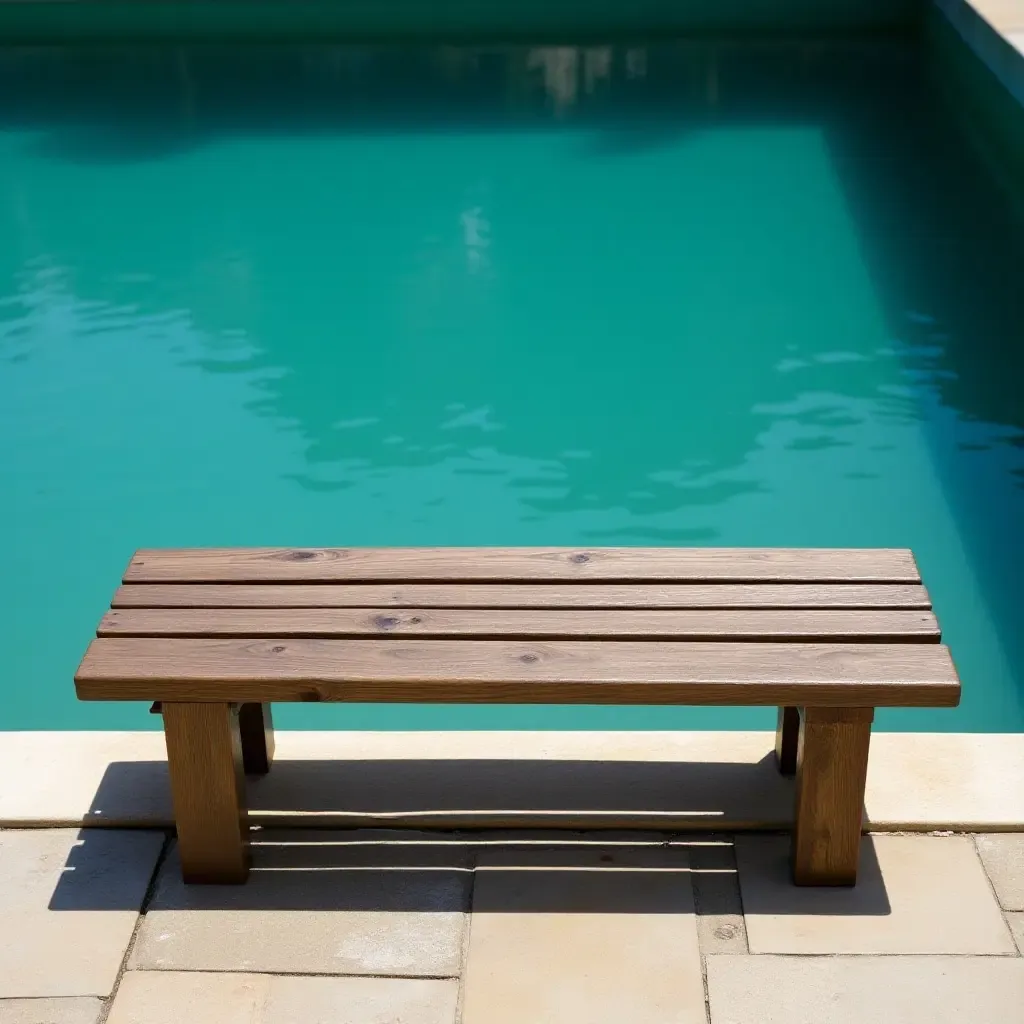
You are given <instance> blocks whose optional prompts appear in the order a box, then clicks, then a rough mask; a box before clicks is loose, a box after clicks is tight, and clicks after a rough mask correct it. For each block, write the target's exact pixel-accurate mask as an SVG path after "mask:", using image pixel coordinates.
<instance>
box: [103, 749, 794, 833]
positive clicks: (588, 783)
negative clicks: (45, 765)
mask: <svg viewBox="0 0 1024 1024" xmlns="http://www.w3.org/2000/svg"><path fill="white" fill-rule="evenodd" d="M247 789H248V805H249V817H250V823H251V824H253V825H274V826H277V825H287V824H291V825H299V826H301V827H309V826H314V827H327V826H334V827H343V828H352V827H385V828H386V827H392V826H394V827H403V828H410V827H411V828H422V827H432V828H452V829H460V828H467V827H469V828H475V827H492V828H493V827H503V828H504V827H508V828H523V827H533V828H536V827H559V828H601V827H608V825H609V824H610V825H612V826H614V827H617V828H655V829H658V830H659V831H666V830H670V831H677V832H680V831H686V830H689V829H715V830H718V831H723V830H726V829H737V828H740V829H747V828H757V829H786V828H788V827H789V826H790V824H791V822H792V816H793V799H794V796H793V782H792V780H791V779H787V778H784V777H783V776H781V775H779V773H778V771H777V770H776V768H775V760H774V754H772V753H770V752H769V753H766V754H765V756H764V757H763V758H762V759H761V760H760V761H758V762H757V763H750V762H724V761H713V762H706V761H700V762H698V761H692V762H691V761H683V762H655V761H598V760H547V759H545V760H530V759H519V758H514V759H513V758H508V759H498V758H489V759H488V758H479V759H469V758H460V759H451V760H442V759H437V758H421V759H419V758H410V759H360V760H356V759H344V758H328V759H309V760H276V761H275V762H274V764H273V767H272V769H271V771H270V774H269V775H267V776H265V777H263V778H255V779H254V778H250V779H249V780H248V784H247ZM300 816H301V817H300ZM85 821H86V823H87V824H96V825H126V824H131V825H140V824H150V823H156V824H158V825H164V824H166V825H170V824H172V822H173V814H172V810H171V797H170V786H169V782H168V777H167V765H166V762H164V761H162V760H161V761H124V762H121V761H118V762H113V763H111V764H110V765H108V766H107V769H106V771H105V772H104V775H103V777H102V779H101V780H100V783H99V786H98V788H97V790H96V794H95V796H94V797H93V800H92V802H91V805H90V808H89V810H88V812H87V816H86V819H85Z"/></svg>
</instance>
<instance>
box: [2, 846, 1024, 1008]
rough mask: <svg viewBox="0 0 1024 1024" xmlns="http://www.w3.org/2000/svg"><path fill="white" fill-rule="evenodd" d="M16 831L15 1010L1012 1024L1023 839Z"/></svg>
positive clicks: (1018, 981)
mask: <svg viewBox="0 0 1024 1024" xmlns="http://www.w3.org/2000/svg"><path fill="white" fill-rule="evenodd" d="M254 839H255V842H254V870H253V872H252V875H251V878H250V881H249V883H248V884H247V885H244V886H240V887H186V886H183V885H182V884H181V882H180V880H179V877H178V869H177V863H176V859H175V854H174V842H173V839H172V838H171V837H170V836H169V835H168V834H165V833H163V832H161V831H156V830H129V829H117V830H115V829H84V830H80V829H20V830H4V831H0V922H2V925H3V942H2V943H0V1024H102V1022H109V1024H243V1022H244V1024H300V1022H301V1024H399V1022H401V1024H456V1022H461V1024H573V1022H580V1024H622V1022H623V1021H629V1022H631V1024H700V1022H707V1021H710V1022H711V1024H770V1022H775V1021H782V1020H785V1021H786V1022H787V1024H854V1022H862V1021H874V1020H881V1019H884V1020H885V1021H886V1022H891V1024H919V1022H920V1024H923V1022H928V1024H945V1022H953V1021H970V1022H971V1024H996V1022H998V1024H1004V1022H1006V1021H1008V1020H1015V1019H1024V1018H1021V1017H1020V1016H1019V1015H1020V1014H1024V956H1022V955H1021V954H1022V952H1024V834H997V835H974V836H971V835H874V836H868V837H865V839H864V847H863V851H862V872H861V881H860V883H859V884H858V885H857V887H856V888H854V889H850V890H835V889H817V890H812V889H796V888H794V887H793V886H791V885H790V884H789V882H788V879H787V875H786V850H787V839H786V837H784V836H778V835H758V834H743V835H739V836H735V837H733V836H726V835H721V836H717V835H687V836H677V835H663V834H658V833H636V832H633V833H614V832H601V833H596V832H591V833H550V832H549V833H530V832H502V833H499V832H491V833H473V834H470V833H462V834H453V833H443V832H436V833H428V832H406V831H331V830H317V831H285V830H274V829H268V830H263V831H258V832H256V833H254Z"/></svg>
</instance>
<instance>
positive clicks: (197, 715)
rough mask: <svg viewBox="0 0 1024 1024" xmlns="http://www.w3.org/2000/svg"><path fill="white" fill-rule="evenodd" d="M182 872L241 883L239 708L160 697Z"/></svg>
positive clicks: (189, 878) (245, 867) (244, 858)
mask: <svg viewBox="0 0 1024 1024" xmlns="http://www.w3.org/2000/svg"><path fill="white" fill-rule="evenodd" d="M163 716H164V736H165V737H166V740H167V764H168V767H169V768H170V773H171V795H172V797H173V798H174V821H175V825H176V826H177V830H178V853H179V855H180V857H181V873H182V876H183V877H184V879H185V881H186V882H208V883H217V882H244V881H245V879H246V877H247V876H248V874H249V826H248V822H247V821H246V814H245V810H246V806H245V775H244V774H243V771H242V742H241V736H240V734H239V728H238V709H237V706H235V705H232V704H177V703H171V702H168V701H164V704H163Z"/></svg>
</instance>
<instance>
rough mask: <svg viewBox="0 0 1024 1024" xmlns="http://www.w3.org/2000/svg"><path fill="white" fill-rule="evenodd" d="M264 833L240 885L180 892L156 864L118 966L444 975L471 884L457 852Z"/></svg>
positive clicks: (452, 961)
mask: <svg viewBox="0 0 1024 1024" xmlns="http://www.w3.org/2000/svg"><path fill="white" fill-rule="evenodd" d="M413 836H415V833H409V834H408V835H407V837H406V840H404V841H390V840H386V839H378V840H373V839H367V838H366V837H365V836H364V837H362V838H358V837H355V836H354V835H353V834H352V833H334V832H331V831H318V832H291V831H286V830H280V831H279V830H273V831H270V832H266V833H263V834H261V835H259V837H258V838H257V839H256V841H255V842H254V844H253V870H252V871H251V872H250V875H249V880H248V882H246V883H245V884H244V885H237V886H235V885H225V886H220V885H204V886H186V885H184V884H183V883H182V881H181V871H180V867H179V865H178V859H177V856H176V854H175V853H174V852H173V851H172V853H171V855H170V856H169V857H168V858H167V862H166V863H165V865H164V867H163V870H162V871H161V873H160V877H159V880H158V882H157V887H156V891H155V892H154V894H153V899H152V902H151V903H150V906H149V910H148V912H147V914H146V919H145V922H144V923H143V925H142V927H141V928H140V930H139V937H138V940H137V942H136V944H135V947H134V949H133V951H132V957H131V960H130V964H129V966H130V967H131V968H132V969H150V970H167V971H253V972H262V971H270V972H289V973H291V972H294V973H298V974H368V975H384V976H388V975H399V976H413V977H452V976H455V975H457V974H458V972H459V968H460V962H461V951H462V942H463V930H464V926H465V921H466V913H467V911H468V910H469V894H470V888H471V884H472V872H471V871H470V854H469V853H468V851H467V850H466V849H465V848H464V847H463V846H461V845H454V846H453V845H450V844H449V845H444V844H437V843H434V842H431V841H429V837H425V838H424V842H423V844H422V845H420V844H417V843H415V842H410V841H408V840H409V839H411V838H412V837H413Z"/></svg>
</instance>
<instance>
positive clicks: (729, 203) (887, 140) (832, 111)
mask: <svg viewBox="0 0 1024 1024" xmlns="http://www.w3.org/2000/svg"><path fill="white" fill-rule="evenodd" d="M946 71H947V69H946V66H945V64H944V62H943V61H942V60H940V59H939V58H938V57H937V56H936V52H935V50H934V49H933V48H932V47H930V46H927V45H924V43H923V42H922V40H920V39H916V38H915V39H906V40H887V41H879V40H874V41H870V42H849V43H770V44H769V43H764V44H756V45H755V44H750V43H746V44H739V43H725V42H719V43H716V42H712V41H706V40H705V41H701V42H678V43H674V42H662V43H658V44H653V45H644V44H642V43H636V44H633V45H622V46H620V45H614V46H601V45H588V46H586V47H573V46H559V47H535V48H530V47H525V46H515V47H497V46H487V47H480V48H473V47H466V46H451V47H429V48H428V47H420V48H417V47H404V48H376V49H375V48H354V47H343V46H326V45H317V46H289V47H280V48H274V47H258V48H257V47H237V46H236V47H220V46H207V47H191V48H183V47H177V48H166V49H161V48H144V47H136V48H129V49H118V50H74V49H55V50H46V49H37V50H8V51H0V432H2V433H0V436H2V438H3V443H2V446H0V480H2V481H3V494H4V500H3V501H2V503H0V536H2V538H3V548H2V551H3V554H2V562H0V570H2V571H0V636H2V640H3V644H2V647H3V658H2V660H0V727H3V728H7V729H20V728H32V729H39V728H44V729H45V728H50V729H64V728H146V727H150V726H151V725H152V724H154V723H153V722H152V720H151V719H150V717H149V716H148V715H147V714H146V713H145V708H144V707H142V706H139V705H96V704H92V705H84V704H79V703H77V702H76V700H75V699H74V694H73V688H72V675H73V672H74V669H75V666H76V664H77V662H78V659H79V657H80V655H81V653H82V650H83V649H84V646H85V644H86V642H87V641H88V639H89V637H90V635H91V634H92V630H93V629H94V627H95V623H96V621H97V619H98V618H99V615H100V614H101V612H102V610H103V609H104V607H105V606H106V604H107V602H108V600H109V597H110V594H111V592H112V590H113V588H114V586H115V585H116V583H117V580H118V578H119V575H120V573H121V570H122V569H123V567H124V565H125V564H126V562H127V560H128V557H129V555H130V554H131V552H132V550H133V549H134V548H135V547H137V546H143V545H145V546H159V545H260V544H269V545H278V544H286V545H292V544H294V545H332V544H337V545H358V544H500V545H512V544H587V545H598V544H604V543H608V544H680V545H690V544H714V545H824V546H845V545H909V546H911V547H913V548H914V550H915V551H916V553H917V555H918V557H919V561H920V564H921V566H922V569H923V572H924V575H925V579H926V581H927V583H928V585H929V587H930V589H931V591H932V593H933V596H934V600H935V604H936V607H937V610H938V612H939V614H940V616H941V618H942V621H943V624H944V626H945V631H946V637H947V640H948V642H949V643H950V645H951V647H952V650H953V653H954V656H955V658H956V660H957V663H958V665H959V667H960V669H961V672H962V675H963V678H964V700H963V704H962V707H961V708H959V709H958V710H956V711H955V712H950V711H945V710H942V711H914V712H898V711H896V712H889V711H887V712H883V713H881V714H880V715H879V724H880V726H881V727H882V728H891V729H912V730H960V731H1019V730H1024V631H1022V630H1021V629H1020V623H1021V613H1022V610H1024V594H1022V583H1021V581H1022V579H1024V544H1022V543H1021V538H1020V531H1021V524H1024V404H1022V402H1021V389H1022V384H1021V382H1022V380H1024V215H1022V210H1024V205H1022V203H1021V196H1020V194H1015V192H1014V191H1013V182H1014V181H1015V180H1016V179H1015V176H1014V175H1013V174H1009V173H1007V169H1006V168H1005V167H1003V166H1001V165H1000V164H999V163H998V160H997V161H996V162H993V161H992V160H991V159H990V158H989V157H987V156H985V155H984V153H985V150H984V147H979V145H978V144H977V139H975V138H974V136H973V135H971V134H970V133H969V132H968V131H967V129H966V128H965V127H963V125H964V123H965V122H964V121H963V119H962V117H961V112H959V111H958V110H957V109H956V108H955V107H954V106H950V105H949V103H948V102H947V100H946V99H944V94H943V90H942V89H941V88H940V87H939V82H940V80H941V79H942V77H943V76H944V75H945V74H946ZM970 122H971V118H970V117H969V116H968V117H967V121H966V123H968V124H970ZM279 720H280V724H282V725H285V726H292V727H311V728H318V727H319V728H323V727H325V726H328V725H330V726H336V727H339V728H343V727H359V728H368V727H369V728H419V727H430V728H435V727H447V728H462V727H467V728H468V727H476V728H481V727H483V728H491V727H496V728H512V727H529V728H545V727H552V728H555V727H557V728H672V727H680V728H750V727H762V726H765V727H767V726H769V725H770V724H771V723H772V721H773V712H771V710H765V709H762V710H744V709H733V710H724V709H688V708H681V709H673V710H666V709H664V708H658V709H643V708H630V709H616V708H593V709H590V708H516V707H502V708H486V707H484V708H461V707H454V708H453V707H442V708H416V707H409V706H401V707H361V706H346V707H331V708H325V707H317V708H314V709H310V708H303V707H296V706H290V707H283V708H281V711H280V715H279Z"/></svg>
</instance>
